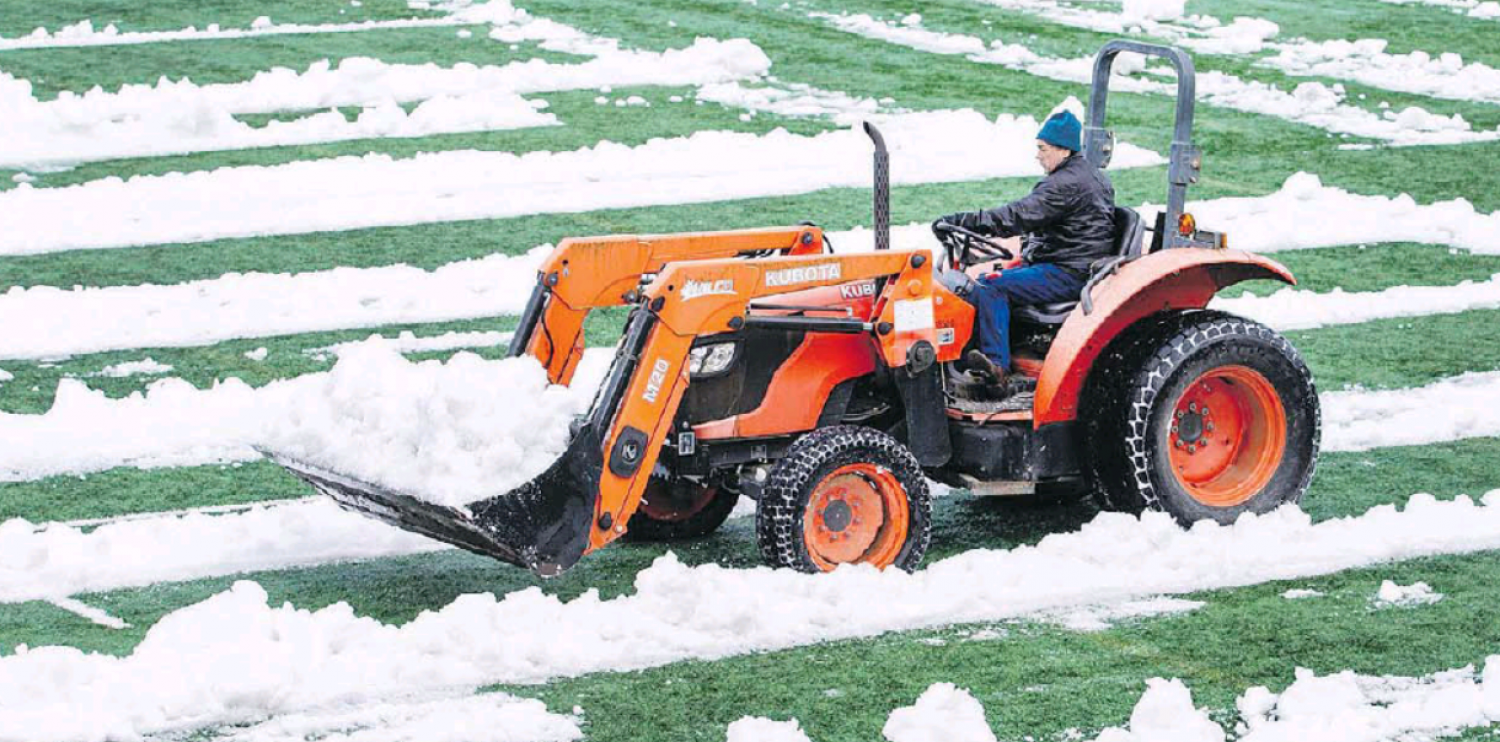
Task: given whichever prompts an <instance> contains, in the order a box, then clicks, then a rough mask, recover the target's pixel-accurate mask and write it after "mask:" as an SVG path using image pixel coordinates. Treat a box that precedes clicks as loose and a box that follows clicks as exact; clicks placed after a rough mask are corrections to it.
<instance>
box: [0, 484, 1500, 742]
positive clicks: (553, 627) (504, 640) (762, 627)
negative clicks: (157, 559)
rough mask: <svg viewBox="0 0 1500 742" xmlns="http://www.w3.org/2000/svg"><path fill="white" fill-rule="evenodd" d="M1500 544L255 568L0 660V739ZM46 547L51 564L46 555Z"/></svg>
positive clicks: (1491, 526)
mask: <svg viewBox="0 0 1500 742" xmlns="http://www.w3.org/2000/svg"><path fill="white" fill-rule="evenodd" d="M12 528H15V527H14V526H12ZM1497 547H1500V492H1497V493H1493V494H1491V495H1490V496H1488V497H1487V498H1486V504H1484V505H1480V504H1476V503H1474V502H1473V501H1472V500H1470V499H1469V498H1467V497H1461V498H1458V499H1457V500H1454V501H1450V502H1439V501H1437V500H1435V499H1433V498H1431V497H1428V496H1422V495H1416V496H1413V497H1412V498H1411V500H1410V502H1409V503H1408V504H1407V506H1406V508H1405V509H1404V510H1398V509H1397V508H1395V507H1390V506H1382V507H1378V508H1374V509H1372V510H1371V511H1369V512H1368V513H1366V514H1364V515H1362V516H1359V517H1353V518H1342V519H1336V520H1329V521H1325V522H1322V523H1317V524H1314V523H1312V522H1311V521H1310V519H1309V518H1308V516H1307V515H1305V514H1304V513H1302V512H1300V511H1298V510H1296V509H1295V508H1285V509H1282V510H1280V511H1277V512H1276V513H1273V514H1270V515H1267V516H1263V517H1255V516H1246V517H1244V518H1242V519H1240V521H1239V522H1238V523H1237V524H1235V525H1233V526H1219V525H1217V524H1214V523H1213V522H1211V521H1204V522H1202V523H1199V524H1198V525H1197V526H1195V527H1194V528H1192V529H1188V530H1183V529H1182V528H1179V527H1178V526H1177V525H1176V524H1175V523H1174V522H1173V521H1172V519H1171V518H1170V517H1168V516H1166V515H1163V514H1160V513H1148V514H1146V515H1145V516H1143V517H1140V518H1137V517H1133V516H1129V515H1123V514H1103V515H1100V516H1099V517H1098V518H1096V519H1095V520H1094V521H1093V522H1091V523H1089V524H1087V525H1085V526H1084V527H1082V528H1081V529H1080V530H1078V531H1076V532H1073V533H1065V534H1054V535H1051V536H1048V537H1047V538H1045V539H1043V540H1042V541H1041V543H1039V544H1037V545H1036V546H1023V547H1019V548H1016V549H1012V550H1005V551H1001V550H975V551H970V552H967V553H964V554H961V555H958V556H955V557H952V558H949V559H946V560H943V561H940V562H937V563H934V564H932V565H930V566H929V567H928V568H927V569H925V570H923V571H921V572H918V573H916V574H908V573H905V572H901V571H899V570H888V571H885V572H879V571H876V570H874V569H872V568H868V567H860V568H853V569H840V570H838V571H837V572H835V573H832V574H826V575H808V574H802V573H797V572H792V571H788V570H770V569H766V568H756V569H745V570H735V569H726V568H723V567H720V566H717V565H704V566H700V567H692V568H690V567H686V566H684V565H682V564H681V563H680V562H678V560H677V559H676V558H675V557H674V556H672V555H667V556H664V557H661V558H660V559H658V560H657V561H656V563H655V564H653V565H652V566H651V567H650V568H649V569H646V570H644V571H642V572H641V573H640V574H638V575H637V576H636V581H635V591H634V592H632V593H631V594H628V595H624V596H621V597H618V598H613V599H610V600H603V599H601V598H600V597H599V596H598V594H597V593H594V592H589V593H586V594H584V595H582V596H580V597H578V598H577V599H574V600H573V601H571V602H563V601H562V600H559V599H558V598H556V597H554V596H548V595H544V594H542V593H541V591H540V590H538V589H536V588H528V589H526V590H521V591H517V592H513V593H510V594H508V595H506V596H504V597H503V598H498V599H497V598H496V597H495V596H492V595H466V596H462V597H460V598H458V599H457V600H455V601H454V602H453V603H451V604H450V605H448V606H447V607H445V608H443V609H441V610H438V611H433V612H427V613H423V614H422V615H421V616H419V617H417V618H416V619H415V620H413V621H411V622H410V623H408V624H406V625H404V626H401V627H395V626H385V625H381V624H379V623H377V622H375V621H373V620H371V619H368V618H359V617H356V616H355V615H354V614H353V611H352V610H351V609H350V608H349V607H348V606H347V605H344V604H339V605H334V606H330V607H328V608H324V609H321V610H319V611H316V612H311V613H309V612H307V611H302V610H298V609H296V608H294V607H293V606H291V605H283V606H281V607H272V606H270V605H268V604H267V598H266V594H265V592H264V591H263V590H261V589H260V588H259V587H258V586H256V585H255V584H253V583H244V582H242V583H239V584H237V585H236V586H235V587H234V588H233V589H232V590H230V591H228V592H226V593H222V594H220V595H218V596H215V597H213V598H210V599H209V600H207V601H204V602H203V603H200V604H198V605H195V606H190V607H187V608H184V609H182V610H179V611H176V612H174V613H172V614H170V615H168V616H166V617H165V618H163V619H162V620H161V621H160V622H159V623H158V624H157V625H156V626H155V627H153V628H152V629H151V632H150V633H149V634H148V636H147V638H146V640H145V641H144V642H143V643H142V644H141V645H139V646H138V647H137V649H136V650H135V652H134V653H133V654H132V655H130V656H129V657H125V658H116V657H109V656H102V655H85V654H84V653H82V652H79V651H77V650H74V649H68V648H46V649H35V650H32V651H30V652H28V653H25V654H18V655H16V656H12V657H5V658H0V737H13V736H24V737H27V738H35V736H36V731H35V730H38V729H49V728H51V727H50V724H53V723H59V724H61V723H83V722H79V721H77V719H78V715H76V714H70V713H66V710H68V709H78V708H89V709H91V714H90V715H89V720H90V723H95V724H96V725H97V726H96V727H94V730H95V734H96V736H105V735H106V733H113V734H115V736H131V735H132V734H138V733H144V732H146V731H148V730H152V729H165V728H175V727H180V726H184V725H189V724H194V725H200V726H201V725H204V724H207V723H209V722H210V721H214V720H217V719H236V718H245V717H247V716H256V715H264V714H266V713H285V712H292V711H297V710H299V709H306V708H312V707H315V706H327V705H329V704H333V703H339V702H349V701H356V700H359V701H368V700H370V699H375V698H380V697H382V696H390V695H396V694H412V693H419V692H422V691H442V692H451V691H452V690H453V689H467V688H473V687H476V686H480V685H484V684H488V683H518V682H536V681H542V680H546V679H548V678H552V677H558V676H576V675H580V674H584V673H589V672H597V671H602V670H612V671H624V670H630V669H638V668H644V667H652V666H659V665H662V664H666V663H669V662H674V661H678V660H681V659H686V658H700V659H716V658H721V657H726V656H730V655H736V654H743V653H746V652H752V651H763V650H775V649H783V648H788V647H793V646H802V645H806V644H811V643H817V642H824V641H830V640H836V639H845V638H854V637H863V636H872V635H876V634H879V633H882V632H886V631H893V630H902V629H914V628H922V627H930V626H939V625H947V624H954V623H970V622H986V621H995V620H1003V619H1006V618H1014V617H1018V616H1025V615H1031V614H1035V613H1036V612H1038V611H1045V610H1056V609H1059V608H1062V607H1065V606H1068V605H1087V604H1093V603H1098V602H1100V601H1101V600H1103V601H1109V600H1124V599H1129V598H1131V597H1141V596H1144V595H1150V594H1161V593H1182V592H1196V591H1201V590H1207V589H1215V588H1223V587H1234V586H1241V585H1248V584H1255V583H1259V582H1265V581H1269V580H1283V579H1295V578H1298V577H1306V576H1311V575H1316V574H1328V573H1332V572H1337V571H1341V570H1345V569H1350V568H1354V567H1359V566H1367V565H1369V564H1373V563H1378V562H1384V561H1389V560H1394V559H1408V558H1413V557H1417V556H1424V555H1430V554H1436V553H1459V552H1468V551H1477V550H1487V549H1494V548H1497ZM191 556H192V555H191V554H190V553H185V554H182V555H181V558H183V559H189V558H191ZM93 561H94V562H98V561H99V560H98V559H97V555H96V558H95V559H94V560H93ZM34 563H37V564H38V565H39V566H38V569H44V568H45V564H46V560H45V559H39V560H37V561H36V562H34ZM559 636H564V637H567V638H568V640H567V641H556V637H559ZM620 636H630V637H632V639H633V640H632V641H629V642H621V641H619V637H620ZM1497 674H1500V671H1497ZM39 677H45V678H52V679H53V682H49V683H38V682H36V678H39ZM184 678H191V679H192V681H193V682H191V683H184V682H183V679H184ZM18 730H27V733H21V732H19V731H18ZM1304 738H1305V739H1316V738H1319V737H1316V736H1311V737H1304Z"/></svg>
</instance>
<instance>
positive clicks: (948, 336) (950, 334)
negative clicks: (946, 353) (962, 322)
mask: <svg viewBox="0 0 1500 742" xmlns="http://www.w3.org/2000/svg"><path fill="white" fill-rule="evenodd" d="M955 339H957V338H956V334H955V331H954V329H953V328H952V327H939V328H938V345H952V344H953V341H954V340H955Z"/></svg>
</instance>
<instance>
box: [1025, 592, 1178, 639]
mask: <svg viewBox="0 0 1500 742" xmlns="http://www.w3.org/2000/svg"><path fill="white" fill-rule="evenodd" d="M1203 605H1204V603H1203V601H1201V600H1183V599H1182V598H1163V597H1155V598H1146V599H1144V600H1126V601H1121V602H1118V603H1106V604H1102V605H1093V606H1083V607H1081V608H1068V609H1067V610H1064V611H1059V612H1056V613H1044V614H1041V615H1040V616H1038V618H1040V619H1041V620H1043V621H1047V622H1049V623H1054V624H1057V625H1058V626H1061V627H1063V628H1065V629H1069V630H1072V631H1104V630H1106V629H1109V628H1111V627H1113V626H1115V625H1116V624H1118V623H1121V622H1122V621H1131V620H1136V619H1142V618H1152V617H1156V616H1171V615H1176V614H1180V613H1191V612H1193V611H1196V610H1198V609H1199V608H1202V607H1203Z"/></svg>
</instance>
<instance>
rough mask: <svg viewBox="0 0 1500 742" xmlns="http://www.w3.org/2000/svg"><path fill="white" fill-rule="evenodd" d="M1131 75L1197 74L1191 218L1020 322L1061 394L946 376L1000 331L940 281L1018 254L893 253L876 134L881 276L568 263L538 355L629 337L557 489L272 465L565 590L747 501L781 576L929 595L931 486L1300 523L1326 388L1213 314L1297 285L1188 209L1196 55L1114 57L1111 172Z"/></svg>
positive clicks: (1178, 209)
mask: <svg viewBox="0 0 1500 742" xmlns="http://www.w3.org/2000/svg"><path fill="white" fill-rule="evenodd" d="M1121 51H1132V52H1137V53H1142V54H1148V55H1155V56H1160V57H1164V58H1166V59H1167V60H1168V61H1170V62H1172V63H1173V64H1174V65H1175V66H1176V68H1177V75H1178V99H1177V119H1176V127H1175V135H1174V140H1173V142H1172V145H1171V152H1170V163H1169V166H1168V180H1169V186H1168V198H1167V204H1166V208H1165V211H1164V212H1163V214H1162V215H1161V216H1160V217H1159V218H1158V219H1157V220H1156V223H1155V228H1154V229H1153V230H1150V231H1151V233H1152V234H1151V237H1150V239H1149V242H1148V241H1147V240H1146V239H1145V235H1144V233H1145V232H1146V231H1147V230H1145V229H1143V225H1142V223H1141V219H1140V218H1139V217H1138V216H1137V215H1136V214H1135V212H1133V211H1131V210H1130V209H1126V208H1118V209H1116V239H1115V247H1116V254H1115V255H1114V256H1113V257H1111V258H1108V259H1106V260H1104V261H1101V264H1099V265H1096V266H1095V270H1094V273H1093V275H1092V277H1091V278H1090V280H1089V282H1088V285H1087V287H1086V288H1085V289H1084V292H1083V296H1082V298H1081V300H1080V301H1079V302H1070V303H1067V304H1060V305H1049V306H1035V307H1023V308H1018V309H1017V311H1016V312H1014V322H1015V327H1014V332H1013V333H1012V335H1013V344H1014V346H1015V356H1016V366H1017V368H1018V369H1019V371H1020V372H1021V373H1024V374H1026V375H1028V376H1032V377H1034V378H1035V380H1036V387H1035V392H1034V394H1022V395H1019V396H1010V397H1006V398H1003V399H996V398H993V397H994V396H995V394H994V392H993V391H992V390H990V389H988V388H986V387H984V386H983V385H975V384H971V383H967V382H964V381H962V379H961V377H959V376H957V375H954V374H951V373H947V372H948V371H949V370H950V366H951V365H952V364H953V363H954V362H955V361H957V360H958V359H959V358H960V357H961V355H962V354H963V351H964V350H965V347H966V346H967V345H969V343H970V340H971V337H972V334H973V321H974V309H973V308H972V307H971V306H970V305H969V304H967V303H966V302H964V301H963V300H962V299H960V298H958V297H957V296H955V295H953V294H952V293H950V292H949V291H948V290H947V289H945V288H944V287H943V286H942V284H940V283H939V281H937V280H935V275H934V271H937V270H958V269H960V268H961V267H962V266H963V265H966V264H969V263H973V262H974V261H975V259H976V254H977V255H978V256H980V257H981V258H982V259H986V260H988V259H991V258H993V259H1004V258H1005V257H1007V256H1006V255H1005V254H1004V251H1003V249H1002V248H998V247H996V246H995V245H993V244H991V243H989V242H986V241H985V240H984V238H982V237H980V236H978V235H973V234H969V233H964V232H963V231H962V230H952V229H950V230H945V231H942V232H941V233H940V234H939V239H940V241H941V242H942V243H943V244H944V247H945V251H944V255H943V256H942V258H941V259H939V258H938V257H936V256H935V255H934V254H933V253H931V252H929V251H927V250H915V251H912V250H892V249H890V244H889V241H890V237H889V210H888V201H889V187H888V177H887V172H888V168H887V162H888V161H887V153H886V150H885V146H884V142H883V140H882V138H881V136H880V134H879V132H878V131H876V130H875V128H874V127H872V126H870V125H868V124H866V127H865V128H866V131H867V132H868V133H869V135H870V137H871V138H872V140H873V141H874V144H875V152H876V154H875V225H876V228H875V239H876V245H875V250H874V251H873V252H865V253H843V254H836V253H833V252H831V250H830V249H829V246H828V244H827V242H826V240H825V239H824V236H823V233H822V231H821V230H820V229H819V228H817V227H816V226H797V227H786V228H773V229H755V230H743V231H733V232H712V233H697V234H674V235H651V236H612V237H598V238H585V239H568V240H564V241H563V242H562V243H561V244H560V245H559V246H558V247H557V249H556V250H555V251H554V252H553V253H552V255H551V256H549V257H548V258H547V260H546V261H545V263H544V264H543V266H542V268H541V270H540V272H539V275H538V283H537V286H536V289H535V291H534V293H533V294H532V296H531V299H530V301H529V302H528V304H527V305H526V308H525V311H524V312H523V314H522V315H521V318H520V325H519V329H518V331H517V332H516V335H515V338H514V340H513V344H512V353H513V355H518V356H519V355H528V356H531V357H532V358H535V359H536V360H537V361H539V362H540V363H541V364H542V365H543V366H544V367H545V368H546V370H547V373H548V375H549V377H550V379H551V380H552V381H553V382H554V383H557V384H567V383H569V382H570V381H571V379H572V376H573V374H574V371H575V370H576V369H577V367H578V362H579V360H580V358H581V357H582V354H583V348H584V334H583V327H584V319H585V317H586V316H587V315H588V313H589V312H590V311H591V310H592V309H595V308H597V307H605V306H628V307H630V311H629V318H628V320H627V324H626V329H625V332H624V337H623V339H622V340H621V341H620V343H619V345H618V347H617V350H616V356H615V359H614V361H613V365H612V366H611V368H610V370H609V372H608V375H607V377H606V378H605V380H604V382H603V384H602V385H601V387H600V388H599V390H598V392H597V396H596V397H595V399H594V403H593V406H592V408H591V410H590V411H589V413H588V414H587V415H586V416H583V417H581V418H580V419H579V420H577V421H575V424H574V427H573V434H572V438H571V441H570V443H569V445H568V446H567V449H566V451H565V452H564V453H563V455H562V456H561V458H559V459H558V460H557V461H556V462H555V463H553V464H552V465H551V467H550V468H548V469H547V470H546V471H545V472H543V473H542V474H541V475H540V476H538V477H537V478H536V479H534V480H532V481H531V482H528V483H527V484H525V485H523V486H521V487H519V488H517V489H516V490H513V491H511V492H509V493H507V494H505V495H502V496H498V497H493V498H490V499H487V500H482V501H479V502H475V503H472V504H470V505H469V506H467V507H466V508H451V507H445V506H441V505H435V504H432V503H428V502H425V501H423V500H421V499H418V498H416V497H413V496H411V495H409V494H405V493H401V492H395V491H391V490H389V489H386V488H382V487H380V486H376V485H373V484H370V483H367V482H361V481H359V480H357V479H355V478H353V477H349V476H345V475H343V474H341V473H338V472H331V471H327V470H324V469H321V468H319V467H316V466H312V465H309V464H306V463H302V462H298V461H294V460H290V459H287V458H284V457H280V456H278V455H275V454H271V455H272V457H273V458H274V459H275V460H276V461H278V463H280V464H282V465H283V466H285V467H287V468H288V469H290V470H292V471H293V472H294V473H296V474H297V475H298V476H300V477H302V478H303V479H304V480H306V481H307V482H309V483H310V484H312V485H313V486H314V487H315V488H316V489H318V490H319V491H322V492H324V493H326V494H328V495H330V496H332V497H333V498H335V499H336V500H337V501H338V502H340V503H341V504H343V505H344V506H346V507H348V508H351V509H354V510H358V511H360V512H362V513H365V514H367V515H370V516H373V517H376V518H379V519H382V520H385V521H388V522H390V523H393V524H395V525H397V526H400V527H402V528H406V529H408V530H412V531H416V532H419V533H423V534H426V535H428V536H431V537H433V538H436V539H440V540H442V541H446V542H449V543H452V544H455V545H458V546H460V547H463V548H465V549H469V550H471V551H475V552H478V553H481V554H486V555H489V556H492V557H495V558H497V559H501V560H503V561H506V562H510V563H513V564H517V565H520V566H524V567H526V568H528V569H530V570H532V571H533V572H535V573H537V574H539V575H543V576H551V575H556V574H558V573H561V572H562V571H563V570H566V569H568V568H569V567H571V566H572V565H573V564H574V563H576V562H577V561H578V559H579V558H581V557H582V556H583V555H584V554H587V553H589V552H592V551H594V550H596V549H600V548H602V547H604V546H606V545H608V544H609V543H611V542H612V541H614V540H615V539H617V538H620V537H621V536H623V535H625V534H626V533H627V532H629V533H631V534H632V535H634V536H636V537H646V538H657V539H670V538H681V537H692V536H699V535H703V534H706V533H709V532H711V531H713V530H714V529H715V528H717V527H718V526H719V525H720V524H721V523H722V522H723V521H724V519H725V518H726V517H727V516H728V514H729V512H730V510H731V509H732V508H733V506H734V504H735V502H736V501H737V500H738V499H739V498H741V497H749V498H753V499H754V500H755V501H756V503H757V515H756V533H757V540H758V542H759V547H760V551H761V554H762V556H763V557H764V559H765V561H766V562H767V563H768V564H771V565H773V566H778V567H791V568H794V569H799V570H804V571H827V570H830V569H833V568H834V567H836V566H837V565H840V564H849V563H867V564H873V565H875V566H878V567H886V566H892V565H894V566H896V567H900V568H902V569H907V570H910V569H914V568H916V567H917V565H918V564H919V563H920V562H921V560H922V557H923V554H924V552H925V551H926V549H927V545H928V540H929V535H930V529H931V499H930V494H929V491H928V484H927V481H928V478H931V479H935V480H938V481H942V482H946V483H948V484H951V485H953V486H956V487H962V488H966V489H968V490H970V491H972V492H974V493H977V494H994V495H1007V494H1031V493H1049V492H1077V491H1080V490H1084V489H1091V490H1092V491H1094V492H1095V493H1097V494H1098V495H1099V496H1100V497H1101V500H1102V502H1103V503H1104V504H1105V505H1106V506H1108V507H1111V508H1115V509H1120V510H1126V511H1139V510H1142V509H1148V508H1149V509H1157V510H1162V511H1166V512H1168V513H1170V514H1171V515H1173V516H1174V517H1176V518H1177V519H1178V520H1179V521H1181V522H1182V523H1184V524H1187V523H1191V522H1194V521H1196V520H1200V519H1204V518H1211V519H1213V520H1216V521H1219V522H1221V523H1222V522H1229V521H1232V520H1234V519H1235V518H1236V517H1238V516H1239V515H1240V514H1241V513H1246V512H1256V513H1260V512H1265V511H1268V510H1271V509H1273V508H1275V507H1277V506H1279V505H1281V504H1282V503H1285V502H1290V501H1295V500H1297V499H1298V498H1299V497H1301V495H1302V493H1303V492H1304V490H1306V488H1307V485H1308V482H1309V480H1310V479H1311V477H1312V472H1313V468H1314V463H1315V461H1316V458H1317V451H1318V438H1319V411H1318V398H1317V394H1316V392H1315V390H1314V387H1313V381H1312V378H1311V374H1310V373H1309V371H1308V369H1307V366H1306V365H1305V364H1304V363H1303V361H1302V359H1301V357H1300V356H1299V355H1298V353H1297V351H1296V350H1295V349H1293V348H1292V346H1291V345H1290V344H1289V343H1288V342H1287V341H1286V339H1285V338H1283V337H1281V336H1280V335H1278V334H1277V333H1275V332H1273V331H1271V330H1269V329H1267V328H1265V327H1263V326H1261V325H1259V324H1256V323H1255V322H1251V321H1249V320H1246V319H1241V318H1238V317H1234V316H1231V315H1228V314H1224V313H1222V312H1217V311H1212V310H1207V309H1205V307H1206V306H1207V304H1208V302H1209V300H1210V299H1212V298H1213V296H1214V295H1215V293H1216V292H1218V291H1219V290H1220V289H1222V288H1224V287H1225V286H1229V285H1231V284H1235V283H1238V282H1240V281H1246V280H1253V279H1274V280H1279V281H1283V282H1286V283H1293V282H1294V279H1293V278H1292V276H1291V274H1290V273H1288V272H1287V270H1286V269H1285V268H1283V267H1282V266H1281V265H1279V264H1278V263H1276V262H1274V261H1272V260H1268V259H1266V258H1263V257H1260V256H1258V255H1254V254H1250V253H1246V252H1240V251H1236V250H1230V249H1227V248H1226V247H1225V237H1224V236H1223V235H1221V234H1216V233H1212V232H1206V231H1202V230H1199V229H1197V227H1196V226H1195V224H1194V222H1193V219H1192V217H1191V216H1189V215H1187V214H1186V213H1185V212H1184V211H1183V209H1184V205H1185V201H1186V191H1187V186H1188V185H1189V184H1190V183H1193V182H1195V181H1196V180H1197V177H1198V172H1199V167H1200V160H1201V154H1200V152H1199V150H1198V149H1197V148H1196V147H1194V146H1193V145H1192V144H1191V129H1192V114H1193V82H1194V77H1193V67H1192V61H1191V60H1190V59H1189V58H1188V57H1187V56H1186V55H1185V54H1183V53H1182V52H1180V51H1178V50H1175V49H1170V48H1166V47H1160V46H1153V45H1146V44H1139V43H1135V42H1129V41H1114V42H1110V43H1109V44H1108V45H1106V46H1105V47H1104V49H1103V50H1101V52H1100V53H1099V56H1098V58H1097V59H1096V61H1095V67H1094V80H1093V90H1092V93H1091V96H1090V104H1089V120H1088V125H1087V127H1086V129H1085V144H1084V153H1085V156H1086V157H1088V158H1089V159H1090V160H1091V161H1092V162H1093V163H1095V164H1096V165H1098V166H1100V167H1103V166H1104V165H1106V164H1107V162H1108V160H1109V157H1110V153H1111V150H1112V148H1113V136H1112V135H1111V134H1110V133H1109V132H1108V131H1107V130H1105V129H1104V128H1103V123H1104V110H1105V99H1106V96H1107V93H1108V89H1107V83H1108V80H1109V71H1110V67H1111V64H1112V62H1113V60H1114V58H1115V56H1116V55H1117V54H1118V53H1120V52H1121ZM976 251H977V253H976Z"/></svg>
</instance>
